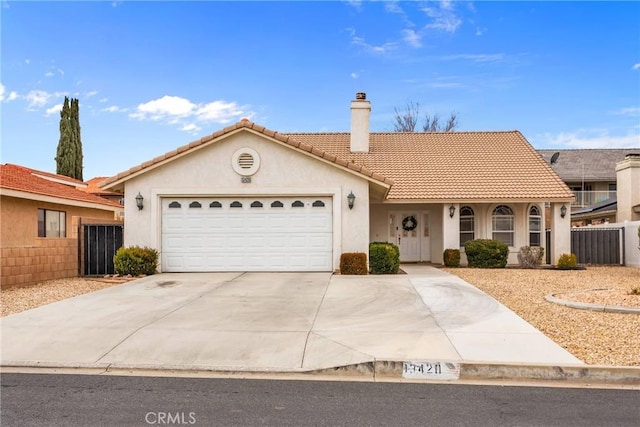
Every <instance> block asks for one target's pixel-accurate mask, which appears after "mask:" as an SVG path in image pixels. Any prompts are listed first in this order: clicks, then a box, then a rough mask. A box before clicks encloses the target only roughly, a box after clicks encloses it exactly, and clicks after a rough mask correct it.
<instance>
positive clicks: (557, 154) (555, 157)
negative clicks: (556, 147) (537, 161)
mask: <svg viewBox="0 0 640 427" xmlns="http://www.w3.org/2000/svg"><path fill="white" fill-rule="evenodd" d="M558 157H560V152H559V151H556V152H555V153H553V156H551V161H550V162H549V163H551V164H552V165H555V164H556V163H558Z"/></svg>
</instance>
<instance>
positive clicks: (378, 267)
mask: <svg viewBox="0 0 640 427" xmlns="http://www.w3.org/2000/svg"><path fill="white" fill-rule="evenodd" d="M369 266H370V267H371V274H398V270H399V269H400V249H399V248H398V246H397V245H394V244H393V243H387V242H373V243H370V244H369Z"/></svg>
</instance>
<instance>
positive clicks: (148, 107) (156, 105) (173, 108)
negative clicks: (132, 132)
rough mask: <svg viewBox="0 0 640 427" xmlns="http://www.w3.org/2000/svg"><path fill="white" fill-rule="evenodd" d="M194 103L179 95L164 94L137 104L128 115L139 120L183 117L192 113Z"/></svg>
mask: <svg viewBox="0 0 640 427" xmlns="http://www.w3.org/2000/svg"><path fill="white" fill-rule="evenodd" d="M195 108H196V105H195V104H193V103H192V102H191V101H189V100H188V99H185V98H180V97H179V96H169V95H165V96H163V97H162V98H158V99H155V100H153V101H149V102H145V103H144V104H140V105H138V107H137V108H136V112H135V113H131V114H130V116H131V117H132V118H135V119H140V120H146V119H148V120H156V121H157V120H166V119H175V118H176V117H185V116H188V115H190V114H192V113H193V111H194V110H195Z"/></svg>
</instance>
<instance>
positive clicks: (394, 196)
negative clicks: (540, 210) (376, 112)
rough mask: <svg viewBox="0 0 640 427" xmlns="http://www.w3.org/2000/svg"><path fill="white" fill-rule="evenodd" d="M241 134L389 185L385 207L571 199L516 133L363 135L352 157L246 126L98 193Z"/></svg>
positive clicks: (323, 144) (328, 143)
mask: <svg viewBox="0 0 640 427" xmlns="http://www.w3.org/2000/svg"><path fill="white" fill-rule="evenodd" d="M243 128H244V129H251V130H252V131H255V132H258V133H262V134H264V135H266V136H268V137H271V138H275V139H277V140H278V141H280V142H283V143H286V144H287V145H289V146H291V147H294V148H296V149H298V150H302V151H305V152H308V153H311V154H313V155H315V156H317V157H319V158H322V159H325V160H327V161H330V162H333V163H335V164H336V165H339V166H341V167H344V168H348V169H350V170H353V171H356V172H358V173H361V174H363V175H365V176H367V177H370V178H372V179H373V180H375V181H379V182H380V183H384V184H386V185H391V189H390V191H389V194H388V199H390V200H397V201H401V200H433V201H444V200H447V201H455V200H459V201H465V200H482V201H485V200H495V201H499V200H514V199H515V200H524V199H544V200H567V199H572V198H573V193H572V192H571V190H570V189H569V188H568V187H567V186H566V185H565V183H564V182H563V181H562V180H561V179H560V178H559V177H558V175H557V174H556V173H555V172H554V171H553V169H551V167H550V166H549V165H548V164H547V163H546V162H545V161H544V159H543V158H542V157H541V156H540V155H539V154H538V153H537V152H536V151H535V150H534V149H533V147H532V146H531V145H530V144H529V142H528V141H527V140H526V139H525V138H524V137H523V136H522V134H521V133H520V132H518V131H507V132H430V133H419V132H415V133H414V132H411V133H406V132H405V133H370V135H369V144H370V145H369V152H368V153H352V152H350V150H349V145H350V134H349V133H278V132H275V131H272V130H269V129H266V128H264V127H262V126H259V125H257V124H255V123H252V122H250V121H249V120H246V119H244V120H242V121H240V122H238V123H236V124H235V125H232V126H228V127H226V128H224V129H222V130H220V131H218V132H215V133H213V134H211V135H208V136H206V137H204V138H201V139H199V140H196V141H193V142H191V143H190V144H188V145H184V146H182V147H180V148H178V149H176V150H173V151H170V152H168V153H166V154H165V155H163V156H159V157H156V158H155V159H153V160H150V161H148V162H145V163H143V164H141V165H139V166H136V167H134V168H131V169H129V170H127V171H125V172H122V173H120V174H118V175H117V176H114V177H112V178H109V179H108V180H107V181H105V183H104V184H103V186H104V185H106V186H108V185H109V184H112V183H116V182H121V181H125V180H126V179H127V178H128V177H131V176H132V175H134V174H138V173H139V172H144V171H145V169H148V168H150V167H152V166H154V165H158V164H159V163H163V162H166V161H169V160H171V159H172V158H173V157H175V156H177V155H179V154H182V153H185V152H188V151H190V150H193V149H195V148H196V147H200V146H202V145H203V144H208V143H212V142H214V141H215V140H217V139H218V138H220V137H221V136H223V135H226V134H228V133H230V132H233V131H236V130H237V129H243Z"/></svg>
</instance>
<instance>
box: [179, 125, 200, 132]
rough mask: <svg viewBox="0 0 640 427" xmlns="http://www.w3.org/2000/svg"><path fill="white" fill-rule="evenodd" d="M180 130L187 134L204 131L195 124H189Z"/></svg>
mask: <svg viewBox="0 0 640 427" xmlns="http://www.w3.org/2000/svg"><path fill="white" fill-rule="evenodd" d="M180 130H183V131H185V132H189V133H195V132H198V131H200V130H202V128H201V127H200V126H198V125H196V124H194V123H187V124H185V125H184V126H182V127H181V128H180Z"/></svg>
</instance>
